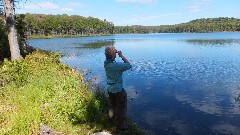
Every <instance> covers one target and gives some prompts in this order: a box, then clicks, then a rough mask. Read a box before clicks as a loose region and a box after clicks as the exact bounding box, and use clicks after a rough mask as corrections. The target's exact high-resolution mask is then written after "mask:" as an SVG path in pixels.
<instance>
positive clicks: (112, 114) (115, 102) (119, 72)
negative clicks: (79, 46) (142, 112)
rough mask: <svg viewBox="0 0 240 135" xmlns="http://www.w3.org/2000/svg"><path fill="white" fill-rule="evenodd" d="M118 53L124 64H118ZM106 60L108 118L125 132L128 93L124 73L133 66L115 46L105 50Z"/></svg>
mask: <svg viewBox="0 0 240 135" xmlns="http://www.w3.org/2000/svg"><path fill="white" fill-rule="evenodd" d="M116 53H117V54H118V56H119V57H120V58H122V60H123V62H116V61H115V58H116ZM105 56H106V60H105V61H104V68H105V71H106V76H107V86H106V89H107V91H108V95H109V110H108V117H109V121H110V122H111V123H113V122H116V126H117V129H119V130H125V129H126V126H125V114H126V111H127V93H126V91H125V89H126V87H125V84H124V80H123V72H124V71H126V70H129V69H130V68H131V67H132V66H131V64H130V62H129V61H128V60H127V59H126V58H125V57H124V56H123V55H122V52H121V51H117V50H116V49H115V48H114V47H113V46H107V47H106V48H105Z"/></svg>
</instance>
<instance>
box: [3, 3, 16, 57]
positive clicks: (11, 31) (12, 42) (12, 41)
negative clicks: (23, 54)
mask: <svg viewBox="0 0 240 135" xmlns="http://www.w3.org/2000/svg"><path fill="white" fill-rule="evenodd" d="M2 2H3V6H4V11H5V20H6V25H7V28H8V41H9V46H10V51H11V60H12V61H13V60H19V59H20V50H19V45H18V40H17V33H16V29H15V26H14V25H15V21H14V17H13V7H12V6H13V2H14V0H2Z"/></svg>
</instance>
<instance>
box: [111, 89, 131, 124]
mask: <svg viewBox="0 0 240 135" xmlns="http://www.w3.org/2000/svg"><path fill="white" fill-rule="evenodd" d="M108 95H109V102H110V103H109V109H108V117H109V120H110V122H114V121H115V122H116V124H117V128H123V127H124V121H125V115H126V112H127V93H126V91H125V90H122V91H121V92H118V93H111V92H108Z"/></svg>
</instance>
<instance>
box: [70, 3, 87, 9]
mask: <svg viewBox="0 0 240 135" xmlns="http://www.w3.org/2000/svg"><path fill="white" fill-rule="evenodd" d="M67 5H68V7H76V8H82V7H85V6H86V5H85V4H83V3H77V2H70V3H68V4H67Z"/></svg>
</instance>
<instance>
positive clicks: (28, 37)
mask: <svg viewBox="0 0 240 135" xmlns="http://www.w3.org/2000/svg"><path fill="white" fill-rule="evenodd" d="M110 35H114V34H83V35H48V36H46V35H32V36H27V39H52V38H74V37H96V36H110Z"/></svg>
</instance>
